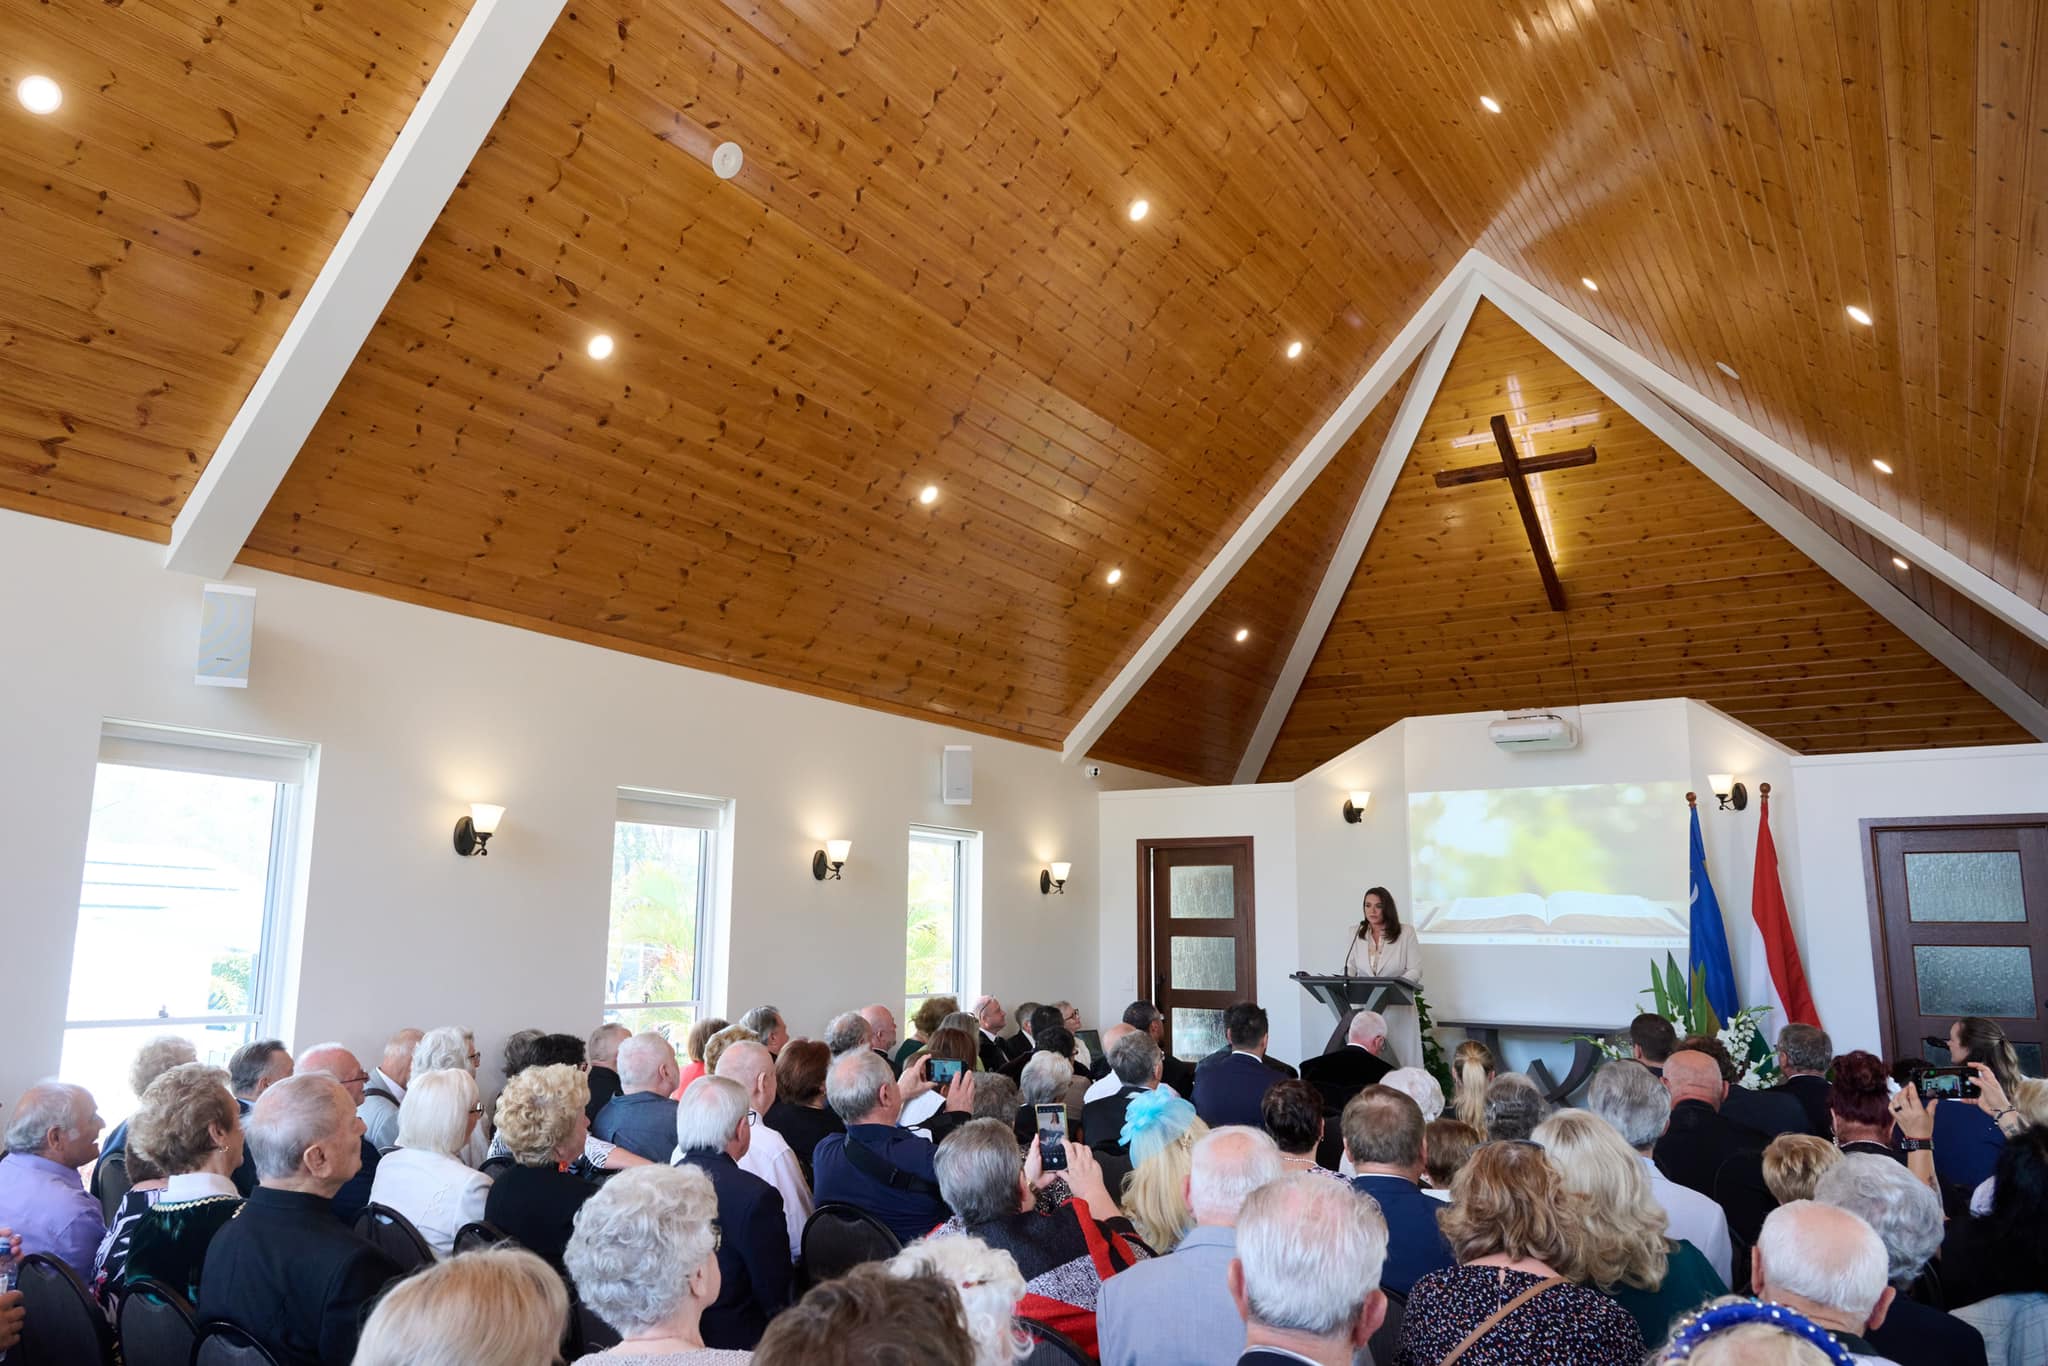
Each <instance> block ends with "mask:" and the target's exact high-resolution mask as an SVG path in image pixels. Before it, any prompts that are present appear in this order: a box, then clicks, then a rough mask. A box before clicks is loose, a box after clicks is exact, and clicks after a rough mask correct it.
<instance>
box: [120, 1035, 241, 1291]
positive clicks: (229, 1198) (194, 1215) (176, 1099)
mask: <svg viewBox="0 0 2048 1366" xmlns="http://www.w3.org/2000/svg"><path fill="white" fill-rule="evenodd" d="M128 1146H129V1149H130V1151H131V1152H133V1154H134V1155H135V1156H136V1157H138V1158H140V1159H142V1160H143V1161H144V1162H145V1163H147V1164H148V1165H149V1166H150V1167H153V1168H155V1169H156V1170H158V1171H161V1172H162V1173H163V1174H164V1177H165V1178H166V1179H165V1183H164V1190H163V1195H162V1196H161V1197H160V1198H159V1199H158V1200H157V1202H156V1204H155V1205H153V1206H152V1207H151V1208H150V1210H149V1212H148V1213H147V1214H145V1215H143V1216H142V1217H141V1218H140V1219H138V1220H137V1221H136V1222H135V1225H134V1228H133V1229H132V1231H131V1232H130V1233H129V1237H128V1255H127V1258H126V1260H125V1261H124V1262H122V1263H121V1265H120V1266H119V1267H118V1268H116V1267H115V1266H113V1264H112V1263H111V1262H110V1263H109V1265H108V1274H109V1277H110V1278H115V1277H117V1278H118V1279H119V1281H120V1282H121V1284H123V1285H129V1286H132V1285H134V1284H135V1283H136V1282H137V1281H139V1280H141V1279H143V1278H144V1277H149V1278H152V1279H154V1280H159V1281H162V1282H163V1283H164V1284H165V1285H168V1286H170V1287H171V1288H172V1289H173V1290H176V1291H177V1292H178V1293H179V1294H181V1295H183V1296H184V1297H185V1298H186V1299H188V1300H190V1301H192V1302H193V1303H195V1304H196V1303H198V1301H199V1273H200V1269H201V1267H202V1266H203V1265H204V1263H205V1261H206V1249H207V1248H208V1246H209V1245H211V1244H212V1242H213V1235H214V1234H216V1233H218V1232H219V1231H220V1230H221V1228H222V1227H223V1226H224V1225H225V1224H226V1223H227V1222H228V1220H230V1219H232V1218H234V1217H235V1215H236V1214H238V1213H240V1211H241V1208H242V1193H241V1192H240V1191H238V1190H236V1189H235V1183H234V1181H233V1179H232V1174H233V1172H234V1170H235V1168H236V1167H239V1166H240V1165H241V1164H242V1146H243V1145H242V1119H241V1107H239V1106H238V1105H236V1104H235V1098H234V1095H233V1094H232V1093H231V1092H230V1091H229V1090H228V1074H227V1073H226V1072H225V1071H223V1070H221V1069H220V1068H218V1067H208V1066H206V1065H205V1064H204V1063H197V1062H188V1063H185V1064H183V1065H181V1066H178V1067H173V1068H172V1069H170V1070H169V1071H168V1072H165V1073H164V1074H163V1075H162V1076H160V1077H158V1078H157V1079H156V1080H155V1081H152V1082H151V1083H150V1084H149V1086H148V1088H147V1089H146V1090H144V1091H143V1093H142V1108H141V1109H140V1110H138V1111H137V1112H136V1114H135V1118H134V1120H133V1121H132V1122H131V1124H130V1128H129V1131H128Z"/></svg>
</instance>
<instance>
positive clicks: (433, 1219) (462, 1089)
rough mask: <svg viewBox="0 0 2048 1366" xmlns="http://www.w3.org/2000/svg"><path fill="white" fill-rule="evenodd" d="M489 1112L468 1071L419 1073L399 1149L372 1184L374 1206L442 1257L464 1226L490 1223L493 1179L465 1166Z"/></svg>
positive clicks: (408, 1092)
mask: <svg viewBox="0 0 2048 1366" xmlns="http://www.w3.org/2000/svg"><path fill="white" fill-rule="evenodd" d="M483 1112H484V1107H483V1104H482V1102H481V1101H480V1100H479V1099H478V1097H477V1089H476V1078H475V1077H472V1076H471V1075H469V1073H468V1072H467V1071H464V1070H461V1069H459V1068H452V1067H448V1068H442V1069H441V1070H440V1071H437V1072H415V1073H413V1074H412V1085H410V1086H408V1087H406V1088H405V1099H404V1100H402V1101H400V1102H399V1104H398V1146H397V1147H396V1148H395V1149H393V1150H392V1151H391V1152H388V1153H386V1154H384V1158H383V1160H382V1161H380V1162H379V1163H378V1164H377V1175H376V1178H375V1179H374V1180H373V1181H372V1182H371V1184H370V1199H371V1200H373V1201H375V1202H376V1203H377V1204H380V1205H383V1206H384V1207H385V1208H387V1209H393V1210H396V1211H397V1212H398V1213H400V1214H402V1215H404V1216H405V1217H406V1218H407V1219H408V1220H410V1221H411V1222H412V1226H413V1227H414V1228H416V1229H418V1230H419V1234H420V1237H422V1238H424V1239H426V1240H427V1245H428V1246H429V1247H431V1248H433V1249H434V1255H435V1256H437V1257H446V1256H447V1255H448V1254H449V1252H450V1251H451V1250H452V1249H453V1248H454V1245H455V1235H456V1233H457V1232H458V1231H459V1230H460V1229H461V1228H462V1226H463V1225H464V1224H469V1223H475V1222H476V1221H477V1220H479V1219H482V1218H483V1217H484V1206H485V1204H486V1202H487V1201H488V1199H489V1196H490V1191H491V1178H490V1177H488V1176H485V1175H484V1174H483V1173H482V1172H480V1171H476V1170H473V1169H472V1168H471V1167H470V1166H469V1165H468V1164H467V1163H465V1162H464V1161H463V1160H462V1155H463V1151H464V1149H465V1148H466V1147H467V1146H468V1144H469V1140H470V1136H471V1135H472V1134H474V1133H475V1132H476V1126H477V1121H478V1120H480V1119H481V1118H482V1117H483Z"/></svg>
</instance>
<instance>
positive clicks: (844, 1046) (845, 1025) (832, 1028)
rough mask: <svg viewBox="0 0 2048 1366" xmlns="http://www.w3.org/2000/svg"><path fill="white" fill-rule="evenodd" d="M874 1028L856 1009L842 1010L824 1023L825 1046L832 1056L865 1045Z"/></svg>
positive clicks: (870, 1037) (871, 1036)
mask: <svg viewBox="0 0 2048 1366" xmlns="http://www.w3.org/2000/svg"><path fill="white" fill-rule="evenodd" d="M873 1037H874V1030H873V1029H872V1028H871V1027H870V1026H869V1024H868V1022H867V1019H866V1018H865V1017H864V1016H863V1015H861V1013H860V1012H859V1011H857V1010H842V1011H840V1012H839V1013H838V1014H837V1015H834V1016H833V1017H832V1018H831V1020H830V1021H829V1022H827V1024H826V1025H825V1047H826V1048H827V1049H828V1050H830V1052H831V1054H832V1056H833V1057H835V1058H836V1057H838V1056H839V1055H840V1054H841V1053H851V1052H852V1051H853V1050H854V1049H856V1048H862V1047H865V1046H866V1045H867V1042H868V1040H869V1039H872V1038H873Z"/></svg>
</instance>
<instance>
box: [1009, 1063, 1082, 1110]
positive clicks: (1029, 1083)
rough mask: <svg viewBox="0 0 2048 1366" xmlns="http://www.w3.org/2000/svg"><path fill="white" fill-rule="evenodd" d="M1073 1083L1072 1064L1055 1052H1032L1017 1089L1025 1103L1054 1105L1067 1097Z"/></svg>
mask: <svg viewBox="0 0 2048 1366" xmlns="http://www.w3.org/2000/svg"><path fill="white" fill-rule="evenodd" d="M1073 1084H1074V1064H1072V1063H1070V1062H1068V1061H1067V1060H1066V1059H1065V1058H1063V1057H1061V1056H1060V1055H1059V1054H1057V1053H1033V1054H1032V1055H1031V1060H1030V1061H1029V1062H1027V1063H1025V1064H1024V1075H1023V1076H1022V1077H1021V1078H1019V1079H1018V1085H1017V1089H1018V1091H1019V1092H1020V1093H1021V1094H1022V1095H1023V1097H1024V1103H1025V1104H1026V1105H1055V1104H1058V1103H1059V1102H1061V1101H1063V1100H1065V1099H1066V1098H1067V1088H1068V1087H1069V1086H1072V1085H1073Z"/></svg>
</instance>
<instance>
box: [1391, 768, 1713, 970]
mask: <svg viewBox="0 0 2048 1366" xmlns="http://www.w3.org/2000/svg"><path fill="white" fill-rule="evenodd" d="M1684 796H1685V788H1684V785H1683V784H1681V783H1598V784H1589V785H1586V786H1579V787H1514V788H1493V789H1489V790H1485V791H1471V792H1415V793H1410V794H1409V797H1408V862H1409V873H1410V876H1411V879H1412V881H1411V882H1410V886H1411V888H1412V889H1413V890H1412V893H1411V895H1412V897H1413V905H1412V907H1411V908H1410V914H1411V915H1412V917H1413V919H1414V924H1415V927H1416V931H1417V933H1419V934H1420V935H1421V940H1422V942H1423V943H1425V944H1552V945H1575V946H1602V947H1606V946H1612V947H1630V948H1638V947H1639V948H1646V949H1655V948H1677V949H1682V948H1684V947H1685V946H1686V932H1687V928H1688V918H1687V897H1688V895H1689V891H1688V878H1687V872H1686V824H1685V820H1684V811H1685V806H1684Z"/></svg>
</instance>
